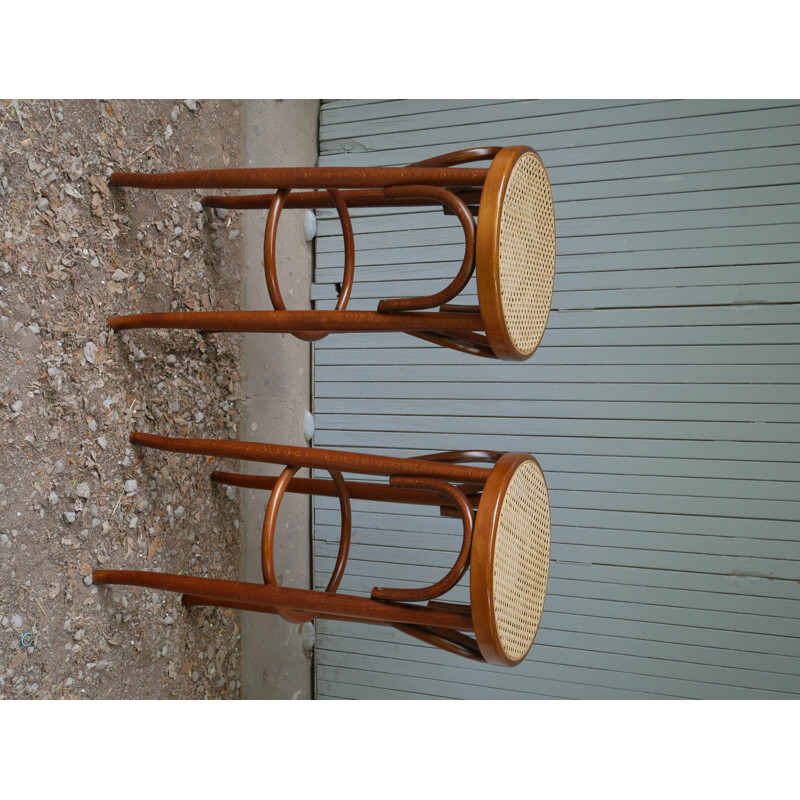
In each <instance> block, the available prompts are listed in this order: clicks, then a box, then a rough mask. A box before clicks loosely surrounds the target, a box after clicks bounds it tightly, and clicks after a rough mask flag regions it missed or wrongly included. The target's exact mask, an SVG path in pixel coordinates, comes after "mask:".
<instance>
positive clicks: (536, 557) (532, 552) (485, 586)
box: [470, 453, 550, 666]
mask: <svg viewBox="0 0 800 800" xmlns="http://www.w3.org/2000/svg"><path fill="white" fill-rule="evenodd" d="M485 503H486V504H485ZM474 536H475V539H474V543H473V557H472V563H471V567H470V571H471V577H470V594H471V605H472V612H473V621H474V623H475V636H476V639H477V641H478V646H479V647H480V650H481V654H482V655H483V657H484V658H485V659H486V660H487V661H488V662H490V663H493V664H503V665H506V666H513V665H515V664H518V663H519V662H520V661H521V660H522V659H523V658H524V657H525V656H526V654H527V653H528V651H529V650H530V648H531V645H532V644H533V639H534V637H535V635H536V631H537V629H538V627H539V622H540V620H541V616H542V608H543V607H544V598H545V593H546V590H547V576H548V572H549V567H550V503H549V500H548V495H547V485H546V483H545V479H544V474H543V473H542V470H541V468H540V467H539V464H538V463H537V462H536V460H535V459H534V458H532V457H531V456H529V455H522V454H513V453H512V454H507V455H505V456H503V458H501V459H500V461H498V463H497V466H496V467H495V470H494V471H493V473H492V475H491V476H490V478H489V481H487V484H486V489H485V490H484V497H483V499H482V501H481V505H480V508H479V509H478V514H477V517H476V520H475V534H474Z"/></svg>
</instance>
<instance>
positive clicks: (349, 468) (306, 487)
mask: <svg viewBox="0 0 800 800" xmlns="http://www.w3.org/2000/svg"><path fill="white" fill-rule="evenodd" d="M130 440H131V442H132V443H133V444H136V445H141V446H144V447H152V448H156V449H159V450H166V451H169V452H177V453H185V454H193V455H204V456H211V457H219V458H241V459H245V460H250V461H256V462H265V463H274V464H283V465H284V469H283V471H282V472H281V474H280V475H279V476H278V477H272V476H270V477H262V476H252V475H236V474H233V473H228V472H214V473H213V474H212V476H211V477H212V480H214V481H216V482H221V483H228V484H231V485H236V486H241V487H243V488H258V489H265V490H267V491H270V492H271V494H270V498H269V502H268V503H267V507H266V510H265V514H264V522H263V526H262V539H261V565H262V575H263V579H264V584H263V585H259V584H252V583H242V582H236V581H220V580H214V579H210V578H197V577H191V576H181V575H171V574H165V573H149V572H143V571H136V570H133V571H131V570H99V571H97V572H95V573H94V581H95V583H116V584H123V585H134V586H146V587H151V588H156V589H163V590H167V591H173V592H180V593H182V594H183V595H184V603H185V604H186V605H216V606H225V607H229V608H238V609H245V610H250V611H262V612H265V613H271V614H279V615H280V616H282V617H283V618H284V619H286V620H287V621H289V622H291V623H302V622H306V621H309V620H312V619H314V618H316V617H321V618H324V619H336V620H349V621H359V622H369V623H375V624H388V625H393V626H394V627H396V628H397V629H398V630H401V631H403V632H405V633H407V634H408V635H410V636H413V637H415V638H417V639H420V640H421V641H424V642H427V643H428V644H431V645H434V646H436V647H440V648H442V649H444V650H447V651H448V652H451V653H454V654H457V655H460V656H463V657H466V658H470V659H473V660H475V659H477V660H486V661H490V662H491V663H503V662H502V659H500V658H499V657H498V655H497V653H496V652H495V651H494V650H493V649H492V646H493V640H492V632H491V614H492V609H491V593H490V592H488V593H487V590H486V589H485V588H482V589H481V588H478V589H476V588H472V589H471V595H470V596H471V604H470V606H462V605H458V604H453V603H449V602H442V601H439V600H437V599H436V598H438V597H440V596H441V595H443V594H445V593H446V592H448V591H449V590H450V589H452V588H453V587H454V586H455V585H456V584H457V583H458V582H459V581H460V580H461V579H462V578H463V577H464V575H465V574H466V571H467V569H468V568H469V567H471V570H472V572H471V574H472V576H473V577H472V578H471V581H472V582H473V583H474V581H475V577H474V576H477V578H478V580H479V581H480V580H481V579H482V578H481V576H483V575H485V573H486V570H487V569H489V570H490V569H491V565H490V564H489V566H488V567H487V565H486V564H484V560H485V559H491V558H492V541H493V536H494V529H493V527H492V526H493V525H496V520H497V516H498V514H499V509H500V506H501V504H502V496H503V493H504V492H505V488H506V486H507V484H508V480H509V479H510V475H511V474H513V470H514V469H515V467H516V466H517V465H518V464H519V463H522V462H524V461H525V460H527V459H529V458H530V456H528V455H525V454H513V453H512V454H501V453H498V452H493V451H486V450H461V451H450V452H441V453H430V454H428V455H426V456H423V457H420V458H415V459H403V458H393V457H388V456H377V455H367V454H362V453H350V452H345V451H337V450H324V449H317V448H309V447H289V446H284V445H271V444H262V443H255V442H235V441H217V440H213V439H182V438H171V437H164V436H155V435H152V434H145V433H133V434H131V437H130ZM476 461H477V462H480V461H483V462H488V463H490V464H492V465H493V466H492V467H491V468H486V467H476V466H468V464H469V463H470V462H476ZM301 468H309V469H325V470H327V471H328V472H329V474H330V475H331V480H321V479H318V478H314V479H310V478H297V477H296V473H297V471H298V470H299V469H301ZM343 472H348V473H360V474H365V475H383V476H389V479H390V480H389V484H388V485H387V484H385V483H383V484H378V483H374V482H361V481H354V480H351V481H345V480H344V477H343V475H342V473H343ZM287 491H295V492H301V493H305V494H312V493H313V494H322V495H327V496H332V497H338V498H339V507H340V512H341V520H342V522H341V538H340V544H339V550H338V554H337V557H336V561H335V564H334V568H333V571H332V575H331V578H330V580H329V582H328V585H327V587H326V589H325V591H324V592H319V591H311V590H301V589H289V588H287V587H283V586H278V585H277V575H276V572H275V566H274V562H273V550H274V542H275V531H276V524H277V516H278V511H279V508H280V503H281V500H282V498H283V496H284V494H285V493H286V492H287ZM353 498H355V499H367V500H372V501H378V502H391V503H397V502H399V503H415V504H422V505H438V506H439V507H440V509H441V512H442V513H443V514H444V515H445V516H456V517H459V518H460V520H461V523H462V543H461V548H460V550H459V552H458V554H457V555H456V557H455V561H454V563H453V565H452V567H451V568H450V569H449V570H447V571H446V572H445V574H444V575H443V576H442V577H441V578H440V579H439V580H437V581H436V582H435V583H433V584H431V585H430V586H427V587H419V588H413V589H408V588H392V587H375V588H374V589H373V590H372V596H371V597H370V598H365V597H356V596H353V595H342V594H339V593H338V592H337V590H338V588H339V585H340V582H341V580H342V577H343V575H344V573H345V569H346V564H347V557H348V554H349V549H350V539H351V528H352V512H351V507H350V501H351V499H353ZM476 507H477V514H474V512H473V509H474V508H476ZM425 601H427V605H425V606H420V605H413V603H420V602H425ZM473 630H474V631H475V632H476V638H475V639H473V638H471V637H470V636H468V635H466V634H465V633H462V632H463V631H466V632H467V633H470V632H472V631H473ZM506 665H507V666H511V664H506Z"/></svg>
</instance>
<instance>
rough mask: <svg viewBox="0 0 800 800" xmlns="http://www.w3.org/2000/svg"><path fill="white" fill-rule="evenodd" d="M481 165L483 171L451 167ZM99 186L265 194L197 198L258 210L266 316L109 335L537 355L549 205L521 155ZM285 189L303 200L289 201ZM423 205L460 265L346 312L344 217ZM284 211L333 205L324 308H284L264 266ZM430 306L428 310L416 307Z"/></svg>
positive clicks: (532, 166) (495, 152) (213, 315)
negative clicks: (444, 222)
mask: <svg viewBox="0 0 800 800" xmlns="http://www.w3.org/2000/svg"><path fill="white" fill-rule="evenodd" d="M488 159H491V164H490V166H489V167H488V168H480V169H479V168H464V167H458V166H456V165H459V164H465V163H470V162H474V161H484V160H488ZM110 181H111V183H112V184H114V185H116V186H130V187H138V188H145V189H198V188H200V189H206V188H215V189H259V188H271V189H275V190H276V191H275V192H274V193H271V194H256V195H245V196H238V197H234V196H231V197H225V196H218V195H209V196H207V197H205V198H204V203H205V205H206V206H208V207H212V208H229V209H248V208H268V209H269V214H268V217H267V224H266V230H265V234H264V272H265V277H266V282H267V288H268V290H269V295H270V299H271V301H272V304H273V306H274V309H275V310H274V311H210V312H202V311H200V312H166V313H151V314H134V315H129V316H119V317H112V318H111V319H109V325H110V326H111V327H112V328H113V329H114V330H123V329H130V328H191V329H195V330H203V331H206V332H215V333H216V332H220V331H281V332H288V333H292V334H294V335H295V336H297V337H298V338H301V339H305V340H307V341H312V340H316V339H319V338H321V337H323V336H325V335H327V334H328V333H331V332H334V331H339V332H343V331H347V332H353V331H402V332H405V333H408V334H410V335H412V336H416V337H419V338H421V339H425V340H427V341H430V342H434V343H436V344H439V345H443V346H445V347H450V348H453V349H455V350H459V351H461V352H465V353H470V354H473V355H479V356H486V357H490V358H499V359H503V360H506V361H524V360H525V359H527V358H529V357H530V356H531V355H532V354H533V352H534V350H536V348H537V347H538V346H539V342H540V341H541V338H542V334H543V333H544V329H545V326H546V325H547V317H548V314H549V312H550V302H551V299H552V295H553V278H554V271H555V254H556V234H555V218H554V213H553V196H552V192H551V189H550V181H549V179H548V176H547V170H546V169H545V167H544V164H543V163H542V160H541V159H540V158H539V156H538V155H537V154H536V153H535V152H534V151H533V150H532V149H531V148H530V147H526V146H514V147H476V148H471V149H468V150H459V151H457V152H454V153H447V154H445V155H442V156H438V157H436V158H431V159H428V160H426V161H419V162H417V163H415V164H411V165H410V166H408V167H373V168H356V167H314V168H301V167H292V168H270V169H250V168H242V169H218V170H200V171H194V172H175V173H161V174H152V175H145V174H140V173H135V172H114V173H113V174H112V175H111V178H110ZM295 189H303V190H314V191H301V192H297V193H295V194H291V192H292V190H295ZM319 189H322V190H324V191H317V190H319ZM425 205H441V206H442V207H443V210H444V211H445V212H446V213H451V214H454V215H455V216H456V217H457V218H458V220H459V222H460V223H461V226H462V228H463V231H464V237H465V249H464V258H463V260H462V262H461V267H460V268H459V270H458V273H457V274H456V276H455V278H454V279H453V281H452V282H451V283H450V284H449V285H448V286H447V287H446V288H444V289H442V290H441V291H439V292H436V293H435V294H431V295H427V296H425V297H406V298H393V299H384V300H381V301H380V302H379V303H378V307H377V310H375V311H347V310H346V308H347V302H348V300H349V298H350V294H351V291H352V288H353V279H354V277H355V238H354V235H353V226H352V223H351V220H350V215H349V212H348V208H354V207H368V206H369V207H381V208H385V207H391V206H425ZM284 208H306V209H312V208H336V210H337V212H338V215H339V220H340V222H341V226H342V234H343V236H344V249H345V259H344V260H345V264H344V277H343V280H342V284H341V287H342V288H341V290H340V292H339V296H338V301H337V303H336V309H335V310H333V311H288V310H287V309H286V305H285V303H284V302H283V297H282V296H281V291H280V287H279V285H278V276H277V266H276V263H275V240H276V233H277V228H278V220H279V218H280V214H281V211H282V210H283V209H284ZM475 213H477V215H478V221H477V225H476V222H475V219H474V214H475ZM473 272H477V278H476V280H477V289H478V305H477V306H476V305H457V304H453V303H451V301H452V300H454V299H455V298H456V297H457V296H458V294H459V293H460V292H461V291H462V290H463V289H464V288H465V287H466V285H467V283H468V282H469V280H470V278H471V277H472V275H473ZM436 307H439V311H430V310H426V309H433V308H436Z"/></svg>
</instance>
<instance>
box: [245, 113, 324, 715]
mask: <svg viewBox="0 0 800 800" xmlns="http://www.w3.org/2000/svg"><path fill="white" fill-rule="evenodd" d="M242 106H243V109H242V110H243V115H242V153H243V158H244V166H261V167H291V166H315V165H316V163H317V132H318V117H319V102H318V101H316V100H246V101H243V103H242ZM240 213H241V214H242V217H243V222H242V229H243V245H244V246H243V251H244V259H245V263H244V266H243V270H242V300H241V307H242V308H243V309H248V310H258V309H262V310H263V309H269V308H272V304H271V303H270V300H269V295H268V294H267V288H266V283H265V280H264V260H263V241H264V226H265V224H266V218H267V212H266V211H243V212H240ZM304 219H305V211H291V210H290V211H284V212H283V213H282V215H281V222H280V228H279V233H278V245H277V258H278V264H279V270H278V274H279V277H280V285H281V293H282V295H283V298H284V301H285V302H286V305H287V307H288V308H290V309H295V308H310V302H309V294H310V285H311V279H312V253H313V250H312V244H310V243H308V242H306V241H305V237H304V235H303V222H304ZM242 390H243V392H244V394H245V400H244V402H243V413H242V422H241V427H240V437H239V438H240V439H242V440H244V441H253V442H272V443H274V444H287V445H307V444H308V442H307V441H306V439H305V437H304V435H303V417H304V415H305V412H306V411H307V410H308V409H310V408H311V347H310V345H309V344H308V343H307V342H302V341H300V340H298V339H295V338H294V337H293V336H291V335H289V334H271V333H263V334H244V341H243V347H242ZM243 468H244V469H249V470H250V471H252V472H254V473H258V474H262V475H264V474H270V475H277V474H278V473H279V471H280V470H279V468H277V467H272V466H271V465H266V464H260V465H255V464H248V465H247V466H246V467H244V466H243ZM299 474H301V475H302V474H303V473H302V472H301V473H299ZM240 491H241V498H242V499H241V515H242V519H241V535H242V567H241V576H242V579H243V580H246V581H255V582H260V581H261V579H262V578H261V525H262V522H263V516H264V508H265V505H266V501H267V499H268V495H267V494H266V493H264V492H257V491H254V490H240ZM275 569H276V572H277V574H278V581H279V583H281V584H283V585H286V586H292V587H297V588H311V513H310V500H309V498H305V497H302V496H300V495H291V494H287V495H286V496H285V498H284V500H283V502H282V503H281V511H280V515H279V518H278V526H277V530H276V542H275ZM312 696H313V672H312V661H311V656H310V653H309V654H307V653H306V649H305V648H304V646H303V626H301V625H292V624H290V623H288V622H286V621H284V620H283V619H281V618H280V617H276V616H273V615H271V614H256V613H250V612H242V697H243V698H244V699H246V700H257V699H272V700H278V699H281V700H286V699H310V698H311V697H312Z"/></svg>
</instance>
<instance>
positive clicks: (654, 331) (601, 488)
mask: <svg viewBox="0 0 800 800" xmlns="http://www.w3.org/2000/svg"><path fill="white" fill-rule="evenodd" d="M481 144H503V145H505V144H529V145H531V146H532V147H534V149H536V150H537V151H538V152H539V153H540V155H541V156H542V158H543V160H544V162H545V164H546V165H547V168H548V170H549V174H550V178H551V181H552V183H553V193H554V197H555V204H556V206H555V208H556V220H557V232H558V260H557V266H556V273H557V274H556V287H555V294H554V298H553V310H552V313H551V315H550V321H549V325H548V328H547V331H546V333H545V335H544V339H543V342H542V345H541V347H540V348H539V350H538V351H537V352H536V353H535V354H534V356H533V358H532V359H531V360H530V361H528V362H525V363H522V364H519V363H512V364H507V363H500V362H491V361H487V360H484V359H479V358H471V357H469V356H462V355H459V354H456V353H454V352H452V351H449V350H445V349H442V348H437V347H435V346H433V345H428V344H426V343H423V342H421V341H417V340H415V339H413V338H411V337H405V336H401V335H393V334H385V335H374V336H372V335H360V336H359V335H339V336H337V335H333V336H330V337H328V338H327V339H325V340H323V341H321V342H320V343H319V344H317V345H316V347H315V357H314V370H315V374H314V395H315V401H314V402H315V417H316V431H317V432H316V437H315V440H314V442H315V444H316V445H317V446H320V447H335V448H344V449H357V450H363V451H367V452H383V453H389V454H394V455H401V456H410V455H414V454H419V453H422V452H425V451H430V450H447V449H451V448H464V447H480V448H491V449H503V450H525V451H529V452H531V453H533V454H534V455H536V456H537V457H538V458H539V459H540V462H541V464H542V467H543V469H544V471H545V474H546V476H547V480H548V485H549V487H550V498H551V503H552V506H553V509H552V522H553V531H552V535H553V545H552V565H551V573H550V582H549V586H548V595H547V601H546V604H545V610H544V615H543V619H542V624H541V628H540V630H539V633H538V635H537V639H536V643H535V644H534V647H533V649H532V651H531V653H530V654H529V656H528V658H527V659H526V661H525V662H524V663H523V664H522V665H520V666H519V667H517V668H516V669H513V670H507V669H501V668H493V667H486V666H480V665H477V664H474V663H473V662H469V661H466V660H463V659H459V658H458V657H456V656H451V655H449V654H447V653H443V652H440V651H437V650H435V649H433V648H430V647H427V646H425V645H422V644H421V643H418V642H416V641H414V640H411V639H407V638H405V637H403V636H402V635H401V634H398V633H395V632H393V631H392V630H389V629H382V628H379V627H371V626H358V625H352V624H340V623H333V622H325V623H319V625H318V638H317V688H318V696H319V697H320V698H391V697H397V698H411V697H428V698H430V697H447V698H535V697H557V698H645V697H650V698H659V697H680V698H777V697H796V696H798V695H800V613H799V612H800V541H798V539H800V536H799V535H798V534H799V532H800V525H798V519H799V518H800V516H799V514H798V512H800V503H798V478H800V464H799V463H798V462H799V461H800V458H798V455H800V453H799V452H798V435H800V424H799V423H800V413H799V412H798V409H800V406H799V405H798V392H797V384H798V381H799V380H800V368H798V366H797V365H798V360H799V359H798V356H800V324H799V321H800V314H799V313H798V309H800V305H799V303H800V278H798V253H799V252H800V245H798V242H800V224H798V220H800V213H799V212H800V104H798V103H795V102H781V101H714V102H705V101H680V100H674V101H647V102H645V101H590V102H589V101H584V102H577V101H568V102H558V101H542V100H532V101H382V102H375V101H373V102H366V101H352V102H351V101H331V102H325V103H324V104H323V107H322V118H321V128H320V164H321V165H325V166H331V165H352V166H355V165H359V166H361V165H401V164H406V163H409V162H412V161H416V160H419V159H422V158H426V157H429V156H432V155H435V154H437V153H441V152H446V151H448V150H455V149H459V148H462V147H468V146H473V145H481ZM355 216H356V231H357V234H358V236H357V249H358V262H357V263H358V270H357V278H356V288H355V292H354V295H353V300H352V301H351V307H352V308H374V307H375V303H376V302H377V300H378V299H379V298H382V297H388V296H401V295H406V294H422V293H428V292H432V291H434V290H436V289H437V288H440V287H442V286H444V285H445V280H449V278H450V276H452V275H453V274H454V271H455V269H456V268H457V265H458V263H459V262H460V259H461V252H462V248H461V244H460V242H461V233H460V229H459V226H458V223H457V222H455V221H454V219H453V218H452V217H445V216H444V215H442V214H441V213H440V212H437V211H434V210H431V211H419V210H403V211H398V212H393V213H375V212H360V213H359V212H356V214H355ZM342 262H343V254H342V244H341V238H340V231H339V225H338V222H337V221H336V220H335V219H334V218H332V217H331V215H330V214H328V213H322V212H321V213H320V225H319V237H318V239H317V261H316V283H315V287H314V290H313V297H314V299H315V300H316V301H318V307H332V305H333V298H334V297H335V284H336V282H337V281H339V280H341V265H342ZM357 509H358V510H357V512H356V515H355V532H354V541H355V544H354V546H353V550H352V556H351V563H350V568H349V572H348V577H346V579H345V581H344V583H343V585H342V591H352V592H359V593H360V592H363V593H366V592H368V591H369V590H370V588H371V587H373V586H375V585H382V584H391V585H408V586H411V585H415V584H419V583H421V582H428V583H430V582H433V581H434V580H436V579H437V578H438V577H440V576H441V574H442V572H443V570H444V569H446V568H447V567H448V566H449V565H450V564H451V563H452V560H453V558H454V554H455V552H456V551H457V547H458V543H459V540H460V534H459V532H458V524H457V523H456V522H455V521H454V520H442V519H440V518H439V517H437V516H433V515H431V514H430V513H425V512H423V510H422V509H416V508H413V507H412V508H411V509H410V510H409V509H408V508H396V507H391V506H378V505H374V504H373V505H372V506H371V507H370V506H368V505H365V504H359V505H357ZM314 514H315V524H314V535H315V541H316V544H315V573H316V583H317V585H318V586H319V587H320V588H322V587H324V585H325V583H326V582H327V580H328V576H329V574H330V569H331V567H332V564H333V559H334V557H335V552H336V547H337V542H338V524H339V523H338V509H337V506H336V504H335V501H333V500H326V499H317V500H316V503H315V511H314ZM457 589H458V591H456V592H454V594H453V597H454V599H457V600H461V601H467V599H468V594H467V589H466V587H457Z"/></svg>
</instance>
